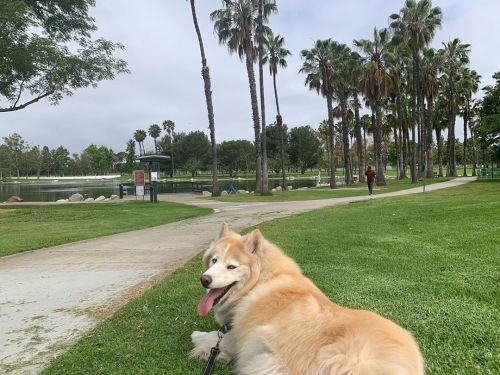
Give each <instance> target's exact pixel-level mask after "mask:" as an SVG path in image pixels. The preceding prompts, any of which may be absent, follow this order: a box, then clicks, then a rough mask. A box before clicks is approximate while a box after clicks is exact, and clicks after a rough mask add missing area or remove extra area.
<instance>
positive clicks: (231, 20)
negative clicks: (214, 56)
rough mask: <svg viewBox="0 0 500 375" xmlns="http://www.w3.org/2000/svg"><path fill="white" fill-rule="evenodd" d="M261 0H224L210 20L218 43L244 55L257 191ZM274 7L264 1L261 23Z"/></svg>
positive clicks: (271, 0) (271, 1)
mask: <svg viewBox="0 0 500 375" xmlns="http://www.w3.org/2000/svg"><path fill="white" fill-rule="evenodd" d="M259 1H260V0H222V4H223V8H222V9H218V10H215V11H214V12H212V13H211V14H210V18H211V20H212V21H214V31H215V33H216V34H217V36H218V38H219V43H221V44H227V46H228V49H229V52H230V53H234V52H236V53H238V56H239V57H240V59H241V60H243V58H245V63H246V68H247V76H248V84H249V87H250V101H251V107H252V118H253V127H254V134H255V159H256V160H255V161H256V163H255V164H256V180H257V181H256V182H257V191H261V190H262V173H263V171H262V144H261V131H260V116H259V106H258V101H257V87H256V82H255V70H254V66H253V64H254V62H255V60H256V58H257V55H258V53H257V49H256V47H255V30H256V29H257V24H258V18H259V17H258V13H259V9H261V7H259ZM275 10H276V4H275V2H274V0H265V2H264V3H263V7H262V22H263V23H264V22H267V18H268V15H269V14H270V13H271V12H273V11H275Z"/></svg>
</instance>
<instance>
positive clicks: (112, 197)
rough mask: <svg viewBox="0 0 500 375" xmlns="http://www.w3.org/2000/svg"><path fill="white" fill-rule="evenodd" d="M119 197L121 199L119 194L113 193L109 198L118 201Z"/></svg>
mask: <svg viewBox="0 0 500 375" xmlns="http://www.w3.org/2000/svg"><path fill="white" fill-rule="evenodd" d="M118 199H120V197H119V196H118V195H116V194H112V195H111V196H110V197H109V200H111V201H116V200H118Z"/></svg>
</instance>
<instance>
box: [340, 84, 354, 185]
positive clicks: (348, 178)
mask: <svg viewBox="0 0 500 375" xmlns="http://www.w3.org/2000/svg"><path fill="white" fill-rule="evenodd" d="M340 112H341V116H342V143H343V146H344V147H343V148H344V179H345V183H346V184H347V185H351V184H352V167H351V153H350V151H349V123H348V121H347V95H346V94H345V93H343V94H342V95H341V99H340Z"/></svg>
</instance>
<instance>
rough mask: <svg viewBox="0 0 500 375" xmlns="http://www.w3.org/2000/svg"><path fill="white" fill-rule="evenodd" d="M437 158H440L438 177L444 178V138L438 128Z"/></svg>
mask: <svg viewBox="0 0 500 375" xmlns="http://www.w3.org/2000/svg"><path fill="white" fill-rule="evenodd" d="M436 143H437V158H438V177H443V137H442V136H441V129H439V128H436Z"/></svg>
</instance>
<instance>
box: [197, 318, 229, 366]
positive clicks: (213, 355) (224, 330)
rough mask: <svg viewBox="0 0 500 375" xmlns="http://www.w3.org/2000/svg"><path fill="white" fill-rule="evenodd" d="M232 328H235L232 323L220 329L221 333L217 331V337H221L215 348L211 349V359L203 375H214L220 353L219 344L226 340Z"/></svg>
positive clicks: (209, 358)
mask: <svg viewBox="0 0 500 375" xmlns="http://www.w3.org/2000/svg"><path fill="white" fill-rule="evenodd" d="M231 328H233V326H232V325H231V324H230V323H226V324H224V325H223V326H222V327H220V329H219V331H217V336H219V339H218V340H217V344H215V346H214V347H212V349H210V357H208V362H207V366H206V367H205V370H204V371H203V375H210V374H211V373H212V371H213V369H214V365H215V359H216V358H217V356H218V355H219V353H220V349H219V344H220V342H221V341H222V339H223V338H224V335H225V334H226V333H228V332H229V331H230V330H231Z"/></svg>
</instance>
